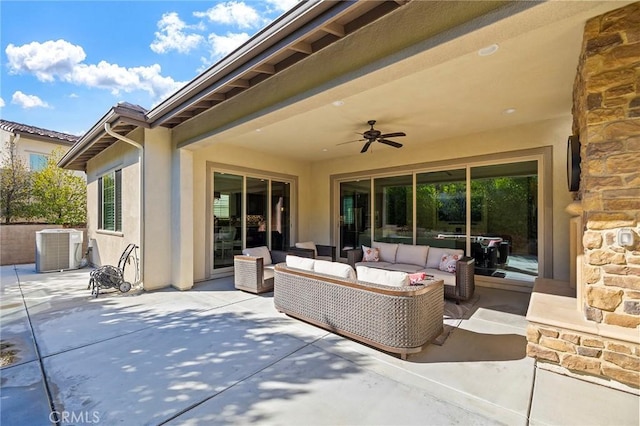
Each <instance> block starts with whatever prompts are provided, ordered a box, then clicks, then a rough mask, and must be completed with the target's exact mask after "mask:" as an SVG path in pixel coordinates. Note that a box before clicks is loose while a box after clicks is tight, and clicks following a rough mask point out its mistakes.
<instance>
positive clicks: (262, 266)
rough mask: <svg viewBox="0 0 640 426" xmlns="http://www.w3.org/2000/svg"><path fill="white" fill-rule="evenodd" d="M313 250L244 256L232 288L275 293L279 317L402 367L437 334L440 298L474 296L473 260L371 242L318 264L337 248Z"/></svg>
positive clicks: (254, 251) (252, 251)
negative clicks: (372, 350) (390, 356)
mask: <svg viewBox="0 0 640 426" xmlns="http://www.w3.org/2000/svg"><path fill="white" fill-rule="evenodd" d="M312 244H313V243H301V244H298V245H299V246H300V247H294V248H291V249H290V250H289V251H287V252H284V251H275V250H274V251H270V250H269V249H268V248H267V247H255V248H248V249H245V250H243V254H242V255H238V256H235V258H234V266H235V287H236V288H238V289H240V290H244V291H248V292H252V293H264V292H268V291H273V292H274V304H275V307H276V309H277V310H278V311H279V312H282V313H285V314H287V315H289V316H291V317H294V318H298V319H300V320H303V321H305V322H308V323H311V324H313V325H316V326H318V327H321V328H324V329H327V330H329V331H331V332H333V333H336V334H340V335H343V336H346V337H349V338H351V339H353V340H357V341H359V342H362V343H365V344H367V345H370V346H373V347H376V348H378V349H381V350H384V351H387V352H392V353H396V354H399V355H400V357H401V358H402V359H406V357H407V355H408V354H410V353H415V352H420V351H421V350H422V349H423V348H424V347H425V345H427V344H429V343H430V342H431V341H432V340H434V339H435V338H436V337H437V336H439V335H440V334H441V333H442V331H443V311H444V298H445V297H447V298H451V299H454V300H455V301H456V302H458V301H460V300H468V299H469V298H471V297H472V296H473V293H474V290H475V283H474V260H473V258H469V257H465V256H464V254H463V253H462V252H459V251H456V250H451V249H441V248H437V247H428V246H413V245H411V246H410V245H404V244H390V243H379V242H374V243H373V244H372V246H373V247H364V250H363V249H354V250H352V251H350V252H349V256H348V263H342V262H335V261H332V260H324V259H320V258H317V257H316V256H319V253H321V252H322V253H329V254H330V255H331V253H332V252H333V258H332V259H333V260H335V248H333V251H332V250H331V249H329V250H328V251H326V250H327V249H326V248H325V247H330V246H324V247H323V248H322V249H318V248H319V247H320V246H319V245H316V246H315V247H313V245H312ZM329 258H331V256H329Z"/></svg>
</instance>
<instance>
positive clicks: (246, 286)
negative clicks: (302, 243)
mask: <svg viewBox="0 0 640 426" xmlns="http://www.w3.org/2000/svg"><path fill="white" fill-rule="evenodd" d="M286 257H287V252H284V251H278V250H273V251H270V250H269V249H268V248H267V247H264V246H263V247H254V248H248V249H244V250H243V251H242V255H237V256H234V258H233V266H234V272H233V273H234V285H235V288H237V289H238V290H244V291H248V292H250V293H256V294H260V293H265V292H268V291H273V276H274V273H273V269H274V267H275V265H276V264H277V263H280V262H284V261H285V260H286Z"/></svg>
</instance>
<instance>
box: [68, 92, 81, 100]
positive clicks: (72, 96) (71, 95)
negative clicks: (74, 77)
mask: <svg viewBox="0 0 640 426" xmlns="http://www.w3.org/2000/svg"><path fill="white" fill-rule="evenodd" d="M69 97H70V98H71V99H75V98H79V97H80V96H78V94H77V93H71V94H70V95H69Z"/></svg>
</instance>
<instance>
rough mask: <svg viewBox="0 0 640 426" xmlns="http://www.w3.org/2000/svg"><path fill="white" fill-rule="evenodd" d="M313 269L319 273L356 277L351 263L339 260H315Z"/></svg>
mask: <svg viewBox="0 0 640 426" xmlns="http://www.w3.org/2000/svg"><path fill="white" fill-rule="evenodd" d="M313 270H314V271H315V272H318V273H320V274H326V275H332V276H334V277H339V278H347V279H350V280H355V279H356V271H355V270H354V269H353V268H352V267H351V265H349V264H346V263H340V262H329V261H328V260H316V262H315V263H314V265H313Z"/></svg>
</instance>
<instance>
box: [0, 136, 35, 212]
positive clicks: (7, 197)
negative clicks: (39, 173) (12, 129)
mask: <svg viewBox="0 0 640 426" xmlns="http://www.w3.org/2000/svg"><path fill="white" fill-rule="evenodd" d="M30 201H31V173H30V172H29V170H28V169H27V166H26V164H25V163H24V161H23V160H22V158H20V156H18V149H17V145H16V140H15V137H10V138H9V141H8V142H7V143H6V149H5V153H4V155H3V156H2V164H1V168H0V211H1V212H2V218H3V219H4V223H5V224H9V223H10V222H11V221H12V220H14V219H17V218H20V219H28V218H30V216H31V213H30Z"/></svg>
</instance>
